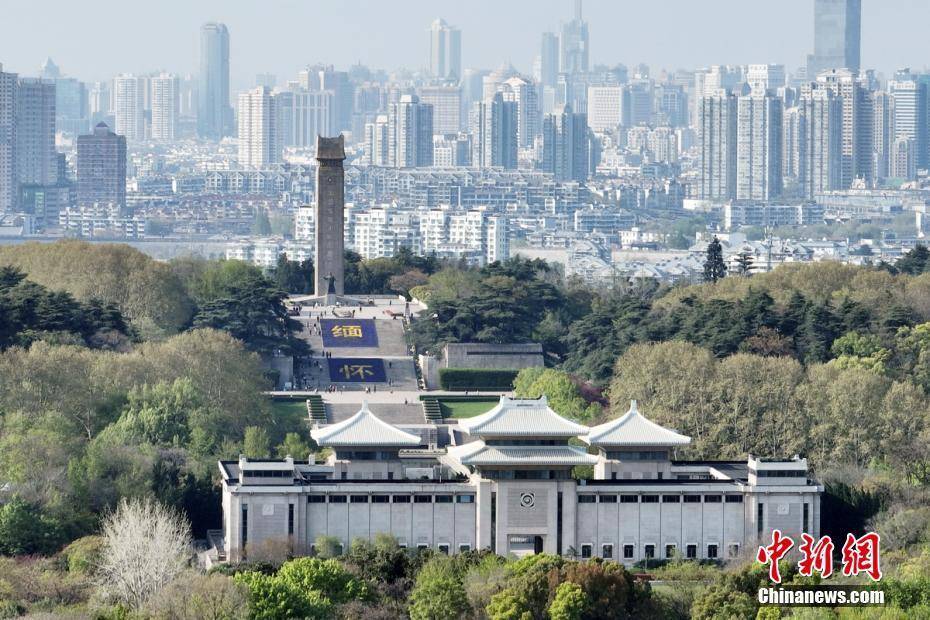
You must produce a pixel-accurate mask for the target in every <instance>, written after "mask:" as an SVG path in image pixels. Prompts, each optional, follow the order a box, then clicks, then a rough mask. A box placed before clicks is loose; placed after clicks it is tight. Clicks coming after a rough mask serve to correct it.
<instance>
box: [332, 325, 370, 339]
mask: <svg viewBox="0 0 930 620" xmlns="http://www.w3.org/2000/svg"><path fill="white" fill-rule="evenodd" d="M330 331H331V332H332V334H333V336H334V337H336V338H361V337H362V326H361V325H334V326H333V328H332V329H331V330H330Z"/></svg>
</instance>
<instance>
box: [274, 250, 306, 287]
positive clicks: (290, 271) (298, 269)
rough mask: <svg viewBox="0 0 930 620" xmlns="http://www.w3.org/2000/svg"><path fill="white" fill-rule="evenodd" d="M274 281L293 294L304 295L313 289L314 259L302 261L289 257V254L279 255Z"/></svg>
mask: <svg viewBox="0 0 930 620" xmlns="http://www.w3.org/2000/svg"><path fill="white" fill-rule="evenodd" d="M274 281H275V284H276V285H277V287H278V288H279V289H281V290H282V291H287V292H288V293H291V294H297V295H304V294H307V293H310V292H312V290H313V260H312V259H309V258H308V259H306V260H304V261H302V262H298V261H292V260H290V259H288V257H287V254H281V255H280V256H278V263H277V265H276V266H275V269H274Z"/></svg>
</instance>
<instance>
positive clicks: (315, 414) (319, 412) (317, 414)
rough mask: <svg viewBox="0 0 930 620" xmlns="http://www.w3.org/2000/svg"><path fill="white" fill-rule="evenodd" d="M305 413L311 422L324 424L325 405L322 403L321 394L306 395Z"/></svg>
mask: <svg viewBox="0 0 930 620" xmlns="http://www.w3.org/2000/svg"><path fill="white" fill-rule="evenodd" d="M307 413H308V414H309V415H310V421H311V422H312V423H314V424H326V406H325V405H324V404H323V397H322V396H320V395H319V394H311V395H309V396H307Z"/></svg>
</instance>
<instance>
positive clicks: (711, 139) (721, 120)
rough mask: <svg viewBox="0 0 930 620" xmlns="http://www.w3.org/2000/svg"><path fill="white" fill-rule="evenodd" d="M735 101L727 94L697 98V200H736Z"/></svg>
mask: <svg viewBox="0 0 930 620" xmlns="http://www.w3.org/2000/svg"><path fill="white" fill-rule="evenodd" d="M736 130H737V103H736V97H735V96H734V95H733V94H732V93H730V92H729V91H727V90H719V91H717V92H716V93H715V94H712V95H708V96H704V97H701V99H700V100H699V102H698V128H697V132H698V146H699V149H700V162H701V176H700V181H699V185H698V196H699V197H700V198H701V199H704V200H707V199H714V200H727V199H731V198H735V197H736V143H737V133H736Z"/></svg>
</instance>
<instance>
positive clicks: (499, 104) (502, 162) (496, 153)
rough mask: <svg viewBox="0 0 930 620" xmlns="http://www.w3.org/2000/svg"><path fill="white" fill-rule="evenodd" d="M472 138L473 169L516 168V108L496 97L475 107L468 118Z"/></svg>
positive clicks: (502, 98) (499, 95) (480, 102)
mask: <svg viewBox="0 0 930 620" xmlns="http://www.w3.org/2000/svg"><path fill="white" fill-rule="evenodd" d="M471 132H472V135H473V136H474V143H473V145H472V147H473V153H472V161H471V163H472V165H473V166H476V167H479V168H492V167H495V168H496V167H500V168H507V169H515V168H516V167H517V105H516V104H515V103H514V102H512V101H505V100H504V95H503V94H502V93H495V94H494V96H493V97H491V98H490V99H488V100H485V101H479V102H478V103H476V104H475V105H474V108H473V109H472V115H471Z"/></svg>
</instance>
